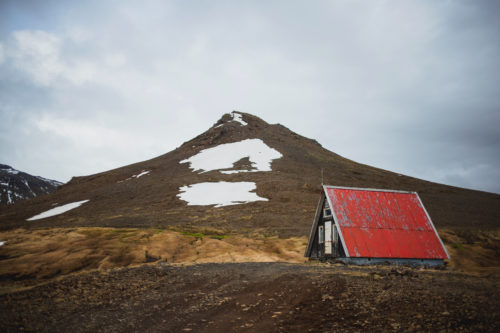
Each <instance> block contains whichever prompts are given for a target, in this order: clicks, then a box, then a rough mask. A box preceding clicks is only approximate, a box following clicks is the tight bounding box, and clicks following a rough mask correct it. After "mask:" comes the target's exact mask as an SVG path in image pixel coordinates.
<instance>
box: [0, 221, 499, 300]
mask: <svg viewBox="0 0 500 333" xmlns="http://www.w3.org/2000/svg"><path fill="white" fill-rule="evenodd" d="M199 231H200V232H196V233H193V232H179V231H176V230H159V229H145V228H141V229H128V228H45V229H38V230H34V229H14V230H8V231H0V239H2V240H3V241H5V245H3V246H1V247H0V263H1V264H0V294H2V293H4V292H9V291H13V290H17V289H19V288H24V287H27V286H32V285H36V284H39V283H43V282H46V281H48V280H52V279H54V278H58V277H61V276H65V275H68V274H72V273H77V272H83V271H88V270H94V269H109V268H119V267H130V266H137V265H141V264H145V263H151V262H163V263H169V264H172V263H184V264H186V263H207V262H218V263H221V262H288V263H302V262H304V261H305V260H306V258H304V257H303V253H304V250H305V247H306V243H307V238H306V236H302V237H292V238H286V239H280V238H278V237H265V236H264V235H262V234H259V233H258V232H256V233H254V234H252V235H251V236H250V237H243V236H241V235H237V234H233V235H225V234H223V233H221V231H220V230H214V229H204V230H199ZM439 233H440V234H441V236H442V238H443V241H444V243H445V245H446V247H447V249H448V252H449V253H450V255H451V260H449V261H448V265H449V267H451V268H452V269H453V270H456V271H465V272H467V273H472V274H480V275H482V276H500V264H499V262H498V257H499V255H500V232H499V231H498V230H497V231H496V232H489V233H482V234H481V237H480V239H479V240H477V241H471V240H470V239H466V238H463V237H461V236H460V235H459V234H457V233H455V232H453V231H451V230H446V229H444V230H439Z"/></svg>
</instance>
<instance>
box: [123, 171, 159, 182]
mask: <svg viewBox="0 0 500 333" xmlns="http://www.w3.org/2000/svg"><path fill="white" fill-rule="evenodd" d="M150 172H151V170H142V171H141V172H140V173H138V174H137V175H132V176H130V177H128V178H127V179H125V180H119V181H118V183H121V182H124V181H127V180H131V179H133V178H136V179H137V178H139V177H142V176H145V175H147V174H149V173H150Z"/></svg>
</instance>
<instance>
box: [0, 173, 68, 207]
mask: <svg viewBox="0 0 500 333" xmlns="http://www.w3.org/2000/svg"><path fill="white" fill-rule="evenodd" d="M61 185H62V183H61V182H58V181H57V180H51V179H46V178H43V177H39V176H32V175H30V174H27V173H26V172H22V171H19V170H16V169H14V168H12V167H10V166H8V165H5V164H0V205H2V204H13V203H14V202H17V201H19V200H26V199H31V198H34V197H37V196H40V195H43V194H48V193H51V192H53V191H54V190H55V189H56V188H57V187H58V186H61Z"/></svg>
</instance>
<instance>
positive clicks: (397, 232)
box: [325, 186, 448, 259]
mask: <svg viewBox="0 0 500 333" xmlns="http://www.w3.org/2000/svg"><path fill="white" fill-rule="evenodd" d="M325 193H326V196H327V198H328V200H329V202H330V204H331V206H332V208H333V212H334V215H335V220H336V222H337V223H338V226H339V229H340V230H339V231H340V232H341V234H342V238H343V240H344V243H345V244H344V245H345V247H346V250H347V251H348V253H349V256H350V257H368V258H370V257H371V258H418V259H446V258H448V255H447V253H446V250H445V249H444V247H443V245H442V242H441V240H440V238H439V236H438V235H437V233H436V231H435V229H434V227H433V225H432V221H431V220H430V218H429V217H428V215H427V213H426V211H425V209H424V207H423V205H422V203H421V201H420V199H419V198H418V195H417V194H416V193H410V192H400V191H386V190H369V189H354V188H338V187H328V186H325Z"/></svg>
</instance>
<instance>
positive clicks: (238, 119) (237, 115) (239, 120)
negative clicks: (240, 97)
mask: <svg viewBox="0 0 500 333" xmlns="http://www.w3.org/2000/svg"><path fill="white" fill-rule="evenodd" d="M231 115H232V116H233V121H236V122H237V123H240V124H241V125H242V126H246V125H248V123H247V122H246V121H244V120H243V117H242V115H241V113H238V112H234V111H233V112H231Z"/></svg>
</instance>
